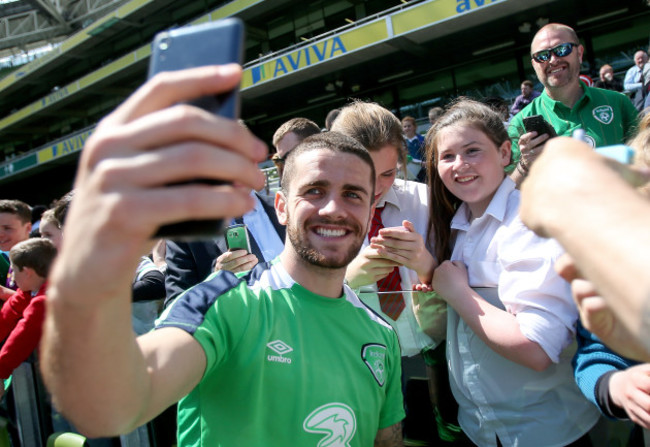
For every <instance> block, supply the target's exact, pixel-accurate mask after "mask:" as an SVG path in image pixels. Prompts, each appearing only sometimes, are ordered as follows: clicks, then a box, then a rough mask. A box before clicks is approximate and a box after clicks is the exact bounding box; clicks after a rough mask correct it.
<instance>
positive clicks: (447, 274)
mask: <svg viewBox="0 0 650 447" xmlns="http://www.w3.org/2000/svg"><path fill="white" fill-rule="evenodd" d="M431 285H432V286H433V290H435V291H436V292H437V293H438V295H440V296H441V297H442V298H443V299H444V300H445V301H447V302H448V303H450V304H452V303H453V301H454V300H455V299H457V298H459V297H461V296H463V294H467V292H468V291H469V290H470V287H469V279H468V276H467V267H465V264H464V263H463V262H462V261H445V262H443V263H442V264H440V265H439V266H438V268H436V269H435V271H434V272H433V281H432V282H431Z"/></svg>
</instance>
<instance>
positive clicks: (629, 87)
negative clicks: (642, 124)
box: [623, 50, 648, 112]
mask: <svg viewBox="0 0 650 447" xmlns="http://www.w3.org/2000/svg"><path fill="white" fill-rule="evenodd" d="M647 62H648V53H646V52H645V51H643V50H639V51H637V52H636V53H634V65H633V66H632V67H630V69H629V70H628V71H627V73H625V80H624V81H623V88H625V91H626V92H627V93H629V94H630V95H631V99H632V104H634V107H636V109H637V110H638V111H639V112H640V111H641V110H643V101H644V97H643V68H644V66H645V65H646V63H647Z"/></svg>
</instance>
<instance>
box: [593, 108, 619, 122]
mask: <svg viewBox="0 0 650 447" xmlns="http://www.w3.org/2000/svg"><path fill="white" fill-rule="evenodd" d="M591 113H593V115H594V118H596V119H597V120H598V121H600V122H601V123H603V124H609V123H611V122H612V120H613V119H614V110H613V109H612V106H598V107H596V108H595V109H594V110H592V112H591Z"/></svg>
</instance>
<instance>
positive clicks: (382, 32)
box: [241, 19, 388, 90]
mask: <svg viewBox="0 0 650 447" xmlns="http://www.w3.org/2000/svg"><path fill="white" fill-rule="evenodd" d="M387 38H388V29H387V26H386V20H385V19H384V20H379V21H376V22H372V23H369V24H367V25H364V26H361V27H359V28H355V29H352V30H350V31H345V32H342V33H341V34H335V35H331V36H330V37H327V38H325V39H322V40H319V41H316V42H314V43H312V44H310V45H305V46H302V47H300V48H298V49H296V50H295V51H291V52H288V53H285V54H283V55H281V56H278V57H275V58H273V59H271V60H269V61H266V62H262V63H260V64H258V65H254V66H252V67H250V68H247V69H246V70H244V78H243V79H242V84H241V89H242V90H244V89H246V88H250V87H253V86H254V85H257V84H260V83H263V82H268V81H272V80H274V79H278V78H280V77H282V76H286V75H288V74H291V73H296V72H298V71H300V70H304V69H306V68H309V67H312V66H314V65H317V64H321V63H323V62H327V61H330V60H332V59H335V58H338V57H341V56H343V55H345V54H348V53H351V52H354V51H356V50H359V49H361V48H364V47H368V46H370V45H373V44H375V43H377V42H378V41H382V40H386V39H387Z"/></svg>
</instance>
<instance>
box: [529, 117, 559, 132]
mask: <svg viewBox="0 0 650 447" xmlns="http://www.w3.org/2000/svg"><path fill="white" fill-rule="evenodd" d="M523 122H524V129H526V132H532V131H535V132H537V135H538V136H539V135H541V134H543V133H545V134H548V136H549V138H553V137H557V132H555V129H553V126H551V124H550V123H549V122H548V121H546V120H545V119H544V117H543V116H542V115H532V116H527V117H526V118H524V119H523Z"/></svg>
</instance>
